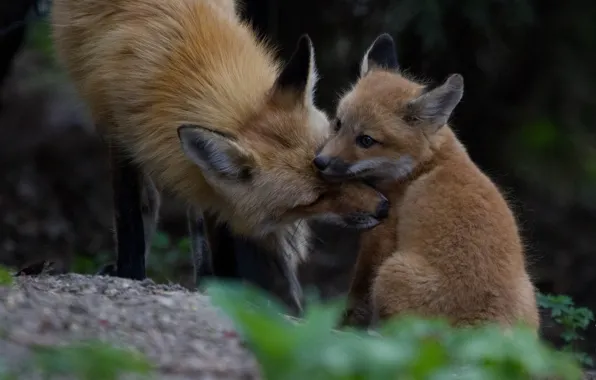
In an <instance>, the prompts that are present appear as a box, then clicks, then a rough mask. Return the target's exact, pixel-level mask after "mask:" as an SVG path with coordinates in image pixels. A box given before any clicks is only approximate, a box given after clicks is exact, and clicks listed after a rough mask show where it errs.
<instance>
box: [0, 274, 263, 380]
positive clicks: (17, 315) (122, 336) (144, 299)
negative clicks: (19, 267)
mask: <svg viewBox="0 0 596 380" xmlns="http://www.w3.org/2000/svg"><path fill="white" fill-rule="evenodd" d="M97 339H99V340H101V341H104V342H109V343H113V344H114V345H116V346H118V347H125V348H134V349H136V350H138V351H140V352H142V353H144V354H145V355H146V356H147V357H148V358H149V360H150V361H151V363H152V364H154V365H155V367H156V368H157V371H158V374H157V377H158V378H160V379H191V378H192V379H197V378H201V379H230V380H232V379H257V378H259V375H258V370H257V365H256V362H255V361H254V358H253V357H252V355H251V354H250V353H249V352H248V351H247V350H246V349H245V348H243V346H242V343H241V342H240V340H239V338H238V336H237V334H236V333H235V331H234V330H233V327H232V325H231V323H230V321H229V320H228V319H227V318H226V317H225V316H224V315H222V313H221V312H220V311H219V310H218V309H216V308H215V307H213V306H211V304H210V302H209V298H208V297H207V296H205V295H202V294H200V293H196V292H190V291H188V290H186V289H185V288H183V287H181V286H178V285H156V284H154V283H153V282H152V281H150V280H145V281H142V282H138V281H130V280H124V279H120V278H113V277H99V276H84V275H77V274H67V275H58V276H39V277H18V278H17V280H16V283H15V284H14V285H13V286H10V287H0V357H1V358H3V361H4V364H5V365H9V366H10V367H13V366H18V365H19V364H20V363H24V362H25V361H26V360H27V359H28V358H29V357H30V355H31V350H30V348H31V347H33V346H37V345H42V346H56V345H58V344H66V343H74V342H78V341H83V340H97ZM31 376H33V375H29V376H27V377H23V376H19V378H32V377H31Z"/></svg>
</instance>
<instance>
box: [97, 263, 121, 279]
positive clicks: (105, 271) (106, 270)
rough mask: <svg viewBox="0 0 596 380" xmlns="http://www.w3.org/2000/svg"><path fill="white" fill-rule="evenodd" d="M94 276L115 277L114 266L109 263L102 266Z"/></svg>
mask: <svg viewBox="0 0 596 380" xmlns="http://www.w3.org/2000/svg"><path fill="white" fill-rule="evenodd" d="M96 275H97V276H112V277H115V276H116V275H117V270H116V264H114V263H110V264H106V265H104V266H103V267H102V268H101V269H100V270H98V271H97V273H96Z"/></svg>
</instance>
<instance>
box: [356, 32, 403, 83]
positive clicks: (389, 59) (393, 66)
mask: <svg viewBox="0 0 596 380" xmlns="http://www.w3.org/2000/svg"><path fill="white" fill-rule="evenodd" d="M374 68H381V69H385V70H398V69H399V63H398V62H397V53H396V51H395V43H394V42H393V38H391V36H390V35H389V34H387V33H383V34H381V35H380V36H378V37H377V38H376V39H375V40H374V42H373V43H372V44H371V45H370V47H369V48H368V50H367V51H366V53H364V58H362V63H361V64H360V77H361V78H362V77H363V76H365V75H366V74H367V73H368V72H369V71H370V70H372V69H374Z"/></svg>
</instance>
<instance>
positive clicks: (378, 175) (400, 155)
mask: <svg viewBox="0 0 596 380" xmlns="http://www.w3.org/2000/svg"><path fill="white" fill-rule="evenodd" d="M398 70H399V65H398V61H397V55H396V51H395V45H394V43H393V39H392V38H391V36H389V35H388V34H382V35H380V36H379V37H377V39H376V40H375V41H374V42H373V43H372V45H371V46H370V47H369V49H368V50H367V52H366V53H365V55H364V58H363V60H362V64H361V67H360V79H359V80H358V82H356V84H355V85H354V86H353V87H352V89H351V90H350V91H349V92H348V93H347V94H345V95H344V96H343V97H342V98H341V99H340V101H339V104H338V107H337V111H336V116H335V118H334V120H333V121H332V128H333V129H334V133H333V135H332V137H331V138H330V139H329V140H328V141H327V142H326V143H325V144H324V145H323V147H322V148H321V149H320V150H319V152H318V153H317V156H316V157H315V159H314V161H313V164H314V165H315V166H316V167H317V169H318V170H319V171H320V172H321V174H322V175H323V176H324V177H325V178H327V179H328V180H333V179H335V180H343V179H346V178H360V179H367V180H370V181H377V182H378V181H387V180H399V179H401V178H404V177H405V176H407V175H408V174H409V173H411V172H412V171H413V170H414V169H415V168H416V167H417V166H418V165H420V164H421V163H423V162H425V161H427V160H429V159H430V158H431V156H432V154H433V146H434V141H435V140H438V139H441V133H440V131H441V129H442V127H443V126H445V124H446V123H447V121H448V119H449V117H450V115H451V113H452V112H453V110H454V109H455V107H456V106H457V104H458V103H459V101H460V100H461V98H462V95H463V77H462V76H461V75H459V74H453V75H451V76H450V77H449V78H447V80H446V81H445V82H444V83H443V84H441V85H440V86H438V87H435V88H427V87H425V86H422V85H420V84H418V83H415V82H413V81H410V80H408V79H406V78H404V77H403V76H401V75H400V74H399V72H398Z"/></svg>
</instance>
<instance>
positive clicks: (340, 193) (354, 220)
mask: <svg viewBox="0 0 596 380" xmlns="http://www.w3.org/2000/svg"><path fill="white" fill-rule="evenodd" d="M316 76H317V75H316V69H315V60H314V49H313V46H312V43H311V40H310V38H308V36H306V35H304V36H302V37H301V38H300V40H299V42H298V47H297V49H296V50H295V51H294V54H293V55H292V57H291V58H290V60H289V62H288V63H287V64H286V65H285V67H284V68H283V69H282V70H280V72H279V74H278V75H277V78H276V80H275V82H274V83H273V84H272V86H271V87H270V89H269V92H268V93H267V94H266V97H265V101H264V102H263V104H262V107H260V108H259V109H258V111H257V112H255V113H254V115H252V116H251V117H250V118H249V120H245V121H243V122H242V125H241V127H240V128H239V130H238V131H237V132H236V133H235V134H234V135H233V136H232V135H226V134H222V133H221V132H217V131H215V130H213V129H210V128H209V127H208V126H197V125H185V126H182V127H180V128H179V129H178V135H179V137H180V140H181V142H182V147H183V150H184V152H185V154H186V156H187V157H189V158H190V159H191V160H192V161H193V162H194V163H195V164H196V165H198V166H199V167H200V168H201V170H202V173H203V175H204V177H205V178H206V180H207V181H208V182H209V183H210V185H211V186H212V187H213V188H214V189H215V190H216V191H218V192H219V194H220V196H221V198H222V199H224V201H225V202H227V203H228V205H229V209H230V210H232V211H231V213H232V215H228V218H229V219H232V220H236V221H237V223H242V224H243V226H240V227H238V226H237V225H236V226H235V228H236V230H238V229H243V228H244V229H246V230H250V231H251V232H252V233H254V232H259V231H260V232H266V231H270V230H271V229H272V228H276V227H277V226H279V225H280V224H285V223H290V222H293V221H295V220H296V219H300V218H302V217H311V216H312V217H317V216H318V217H319V218H324V219H326V220H328V221H330V222H335V224H340V225H344V226H349V227H355V228H370V227H372V226H374V225H376V224H378V223H379V220H378V219H379V217H383V216H384V213H385V211H386V210H385V209H386V200H385V199H384V198H383V196H382V195H380V194H379V193H377V192H376V191H375V190H374V189H372V188H369V187H367V186H364V185H363V184H353V185H345V186H343V187H338V186H335V185H334V186H330V185H329V184H328V183H325V182H323V181H322V180H321V179H320V178H319V177H318V175H317V173H316V171H315V170H314V168H313V167H312V157H314V156H315V153H316V149H317V147H318V146H320V144H322V143H323V141H325V139H326V138H327V136H328V135H329V121H328V119H327V117H326V115H325V114H324V113H323V112H321V111H320V110H319V109H318V108H317V107H316V106H315V105H314V100H313V96H314V87H315V82H316V79H317V78H316ZM260 96H262V95H259V94H256V95H255V102H259V101H260ZM347 194H351V195H352V196H351V197H347V196H346V195H347ZM334 202H335V203H334Z"/></svg>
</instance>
